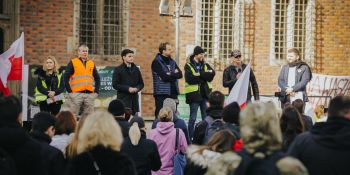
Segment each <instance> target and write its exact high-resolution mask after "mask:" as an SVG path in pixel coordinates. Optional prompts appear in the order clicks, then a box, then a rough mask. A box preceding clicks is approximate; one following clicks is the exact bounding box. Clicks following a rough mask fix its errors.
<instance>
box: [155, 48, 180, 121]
mask: <svg viewBox="0 0 350 175" xmlns="http://www.w3.org/2000/svg"><path fill="white" fill-rule="evenodd" d="M172 52H173V48H172V46H171V45H170V44H169V43H167V42H166V43H160V45H159V53H158V54H157V55H156V57H155V58H154V60H153V62H152V66H151V68H152V76H153V96H154V99H155V104H156V109H155V112H154V115H155V117H156V118H157V117H158V113H159V111H160V109H161V108H162V107H163V101H164V100H165V99H166V98H172V99H176V100H177V96H178V95H179V85H178V79H181V78H182V72H181V70H180V69H179V67H178V66H177V64H176V62H175V61H174V60H173V59H172V58H171V53H172Z"/></svg>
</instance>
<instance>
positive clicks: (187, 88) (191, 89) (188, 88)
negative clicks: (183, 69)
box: [185, 63, 213, 94]
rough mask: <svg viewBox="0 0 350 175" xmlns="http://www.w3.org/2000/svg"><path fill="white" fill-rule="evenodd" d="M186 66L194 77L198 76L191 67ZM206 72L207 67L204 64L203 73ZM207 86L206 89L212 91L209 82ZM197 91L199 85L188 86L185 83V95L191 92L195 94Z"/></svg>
mask: <svg viewBox="0 0 350 175" xmlns="http://www.w3.org/2000/svg"><path fill="white" fill-rule="evenodd" d="M187 65H188V66H189V67H190V69H191V72H192V74H193V75H194V76H199V75H200V74H199V72H196V71H195V70H194V68H193V67H192V65H191V64H190V63H187ZM207 70H208V67H207V65H206V64H204V71H207ZM207 84H208V87H209V89H212V88H213V86H212V84H211V83H210V82H207ZM198 90H199V84H188V83H187V82H185V93H186V94H188V93H191V92H196V91H198Z"/></svg>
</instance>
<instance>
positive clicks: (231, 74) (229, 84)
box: [222, 64, 260, 101]
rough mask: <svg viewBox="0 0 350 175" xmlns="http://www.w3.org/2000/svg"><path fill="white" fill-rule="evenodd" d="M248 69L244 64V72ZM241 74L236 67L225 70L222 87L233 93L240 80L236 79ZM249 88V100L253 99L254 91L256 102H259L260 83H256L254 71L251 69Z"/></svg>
mask: <svg viewBox="0 0 350 175" xmlns="http://www.w3.org/2000/svg"><path fill="white" fill-rule="evenodd" d="M246 67H247V65H246V64H242V72H243V70H244V69H245V68H246ZM238 73H239V72H238V71H237V70H236V67H235V66H234V65H230V66H229V67H227V68H226V69H225V70H224V73H223V80H222V85H223V86H224V87H226V88H228V89H229V92H231V89H232V88H233V86H234V85H235V84H236V82H237V80H238V78H237V77H236V76H237V74H238ZM249 81H250V83H249V87H248V94H247V100H248V101H249V100H251V97H252V90H253V95H254V99H255V100H259V99H260V97H259V86H258V82H257V81H256V78H255V75H254V72H253V70H252V69H250V77H249Z"/></svg>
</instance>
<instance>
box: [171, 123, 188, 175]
mask: <svg viewBox="0 0 350 175" xmlns="http://www.w3.org/2000/svg"><path fill="white" fill-rule="evenodd" d="M173 162H174V175H183V174H184V169H185V166H186V156H185V155H184V154H183V153H181V151H180V150H179V128H176V141H175V155H174V157H173Z"/></svg>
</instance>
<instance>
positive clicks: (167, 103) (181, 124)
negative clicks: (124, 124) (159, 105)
mask: <svg viewBox="0 0 350 175" xmlns="http://www.w3.org/2000/svg"><path fill="white" fill-rule="evenodd" d="M163 107H169V108H170V109H171V110H172V111H173V122H174V127H175V128H179V129H181V130H182V131H183V132H184V134H185V137H186V141H187V144H190V141H191V140H190V138H189V135H188V130H187V125H186V123H185V121H184V120H182V119H181V118H179V116H178V112H177V110H176V102H175V100H174V99H172V98H166V99H165V100H164V102H163ZM158 122H159V120H158V119H156V120H154V121H153V124H152V129H154V128H156V127H157V124H158ZM130 123H131V122H130Z"/></svg>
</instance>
